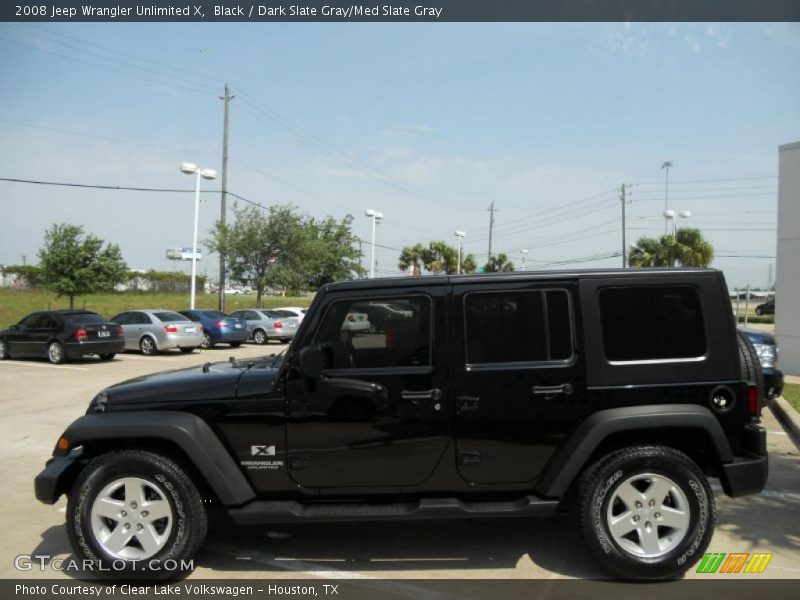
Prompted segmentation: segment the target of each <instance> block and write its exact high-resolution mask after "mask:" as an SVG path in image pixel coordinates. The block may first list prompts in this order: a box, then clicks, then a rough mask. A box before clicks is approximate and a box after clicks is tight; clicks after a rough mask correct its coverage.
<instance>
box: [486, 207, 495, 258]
mask: <svg viewBox="0 0 800 600" xmlns="http://www.w3.org/2000/svg"><path fill="white" fill-rule="evenodd" d="M487 210H488V211H489V258H488V260H492V230H493V229H494V202H492V203H491V205H490V206H489V208H488V209H487Z"/></svg>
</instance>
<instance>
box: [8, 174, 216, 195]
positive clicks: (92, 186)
mask: <svg viewBox="0 0 800 600" xmlns="http://www.w3.org/2000/svg"><path fill="white" fill-rule="evenodd" d="M0 181H8V182H11V183H29V184H34V185H52V186H61V187H73V188H89V189H96V190H120V191H130V192H172V193H180V194H194V190H181V189H176V188H146V187H128V186H122V185H95V184H88V183H66V182H61V181H41V180H36V179H17V178H14V177H0ZM207 191H208V192H219V190H207Z"/></svg>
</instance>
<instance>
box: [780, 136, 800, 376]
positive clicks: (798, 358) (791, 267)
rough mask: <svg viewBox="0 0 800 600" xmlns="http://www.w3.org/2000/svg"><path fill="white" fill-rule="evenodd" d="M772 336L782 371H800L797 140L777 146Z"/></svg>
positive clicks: (799, 152) (799, 157)
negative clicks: (773, 322)
mask: <svg viewBox="0 0 800 600" xmlns="http://www.w3.org/2000/svg"><path fill="white" fill-rule="evenodd" d="M778 155H779V157H778V264H777V278H776V281H775V336H776V337H777V341H778V345H779V346H780V349H781V357H780V366H781V369H782V370H783V372H784V373H787V374H789V375H800V142H795V143H794V144H786V145H785V146H780V147H779V148H778Z"/></svg>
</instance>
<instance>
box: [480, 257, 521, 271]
mask: <svg viewBox="0 0 800 600" xmlns="http://www.w3.org/2000/svg"><path fill="white" fill-rule="evenodd" d="M483 270H484V271H485V272H486V273H509V272H511V271H513V270H514V263H512V262H511V261H510V260H508V256H506V255H505V254H503V253H500V254H495V255H493V256H490V257H489V260H488V261H486V264H485V265H483Z"/></svg>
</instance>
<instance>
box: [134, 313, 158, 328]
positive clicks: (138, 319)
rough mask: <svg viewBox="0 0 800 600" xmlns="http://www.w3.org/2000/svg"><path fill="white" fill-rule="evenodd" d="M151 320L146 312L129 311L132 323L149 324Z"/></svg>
mask: <svg viewBox="0 0 800 600" xmlns="http://www.w3.org/2000/svg"><path fill="white" fill-rule="evenodd" d="M152 322H153V321H152V319H150V315H148V314H145V313H141V312H135V313H131V324H132V325H150V324H151V323H152Z"/></svg>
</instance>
